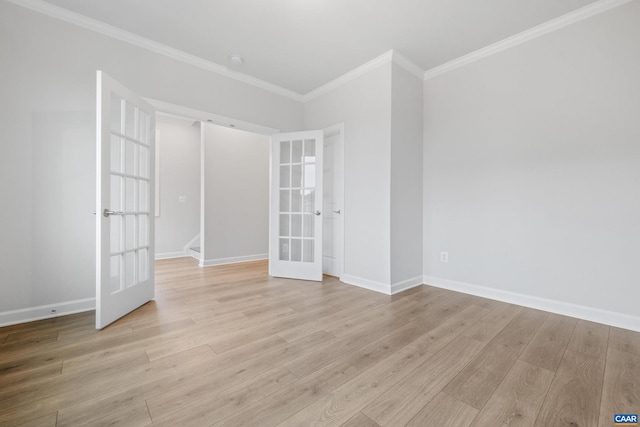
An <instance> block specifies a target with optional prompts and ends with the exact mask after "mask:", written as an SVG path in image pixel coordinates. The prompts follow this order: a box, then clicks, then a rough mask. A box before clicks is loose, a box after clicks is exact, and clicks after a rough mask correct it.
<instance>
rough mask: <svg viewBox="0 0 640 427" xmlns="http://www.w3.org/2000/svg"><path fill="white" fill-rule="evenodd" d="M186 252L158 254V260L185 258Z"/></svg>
mask: <svg viewBox="0 0 640 427" xmlns="http://www.w3.org/2000/svg"><path fill="white" fill-rule="evenodd" d="M184 257H185V254H184V252H166V253H163V254H156V261H157V260H160V259H172V258H184Z"/></svg>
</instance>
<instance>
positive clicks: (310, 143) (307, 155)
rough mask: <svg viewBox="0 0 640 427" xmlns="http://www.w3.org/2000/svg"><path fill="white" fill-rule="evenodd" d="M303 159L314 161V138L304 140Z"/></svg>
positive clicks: (308, 161)
mask: <svg viewBox="0 0 640 427" xmlns="http://www.w3.org/2000/svg"><path fill="white" fill-rule="evenodd" d="M304 161H305V162H307V163H315V161H316V140H315V139H305V140H304Z"/></svg>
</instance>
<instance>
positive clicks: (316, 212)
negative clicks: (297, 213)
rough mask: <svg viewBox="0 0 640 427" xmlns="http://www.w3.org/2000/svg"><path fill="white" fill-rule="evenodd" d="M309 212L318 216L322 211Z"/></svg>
mask: <svg viewBox="0 0 640 427" xmlns="http://www.w3.org/2000/svg"><path fill="white" fill-rule="evenodd" d="M311 213H312V214H314V215H315V216H319V215H320V214H321V213H322V212H320V211H313V212H311Z"/></svg>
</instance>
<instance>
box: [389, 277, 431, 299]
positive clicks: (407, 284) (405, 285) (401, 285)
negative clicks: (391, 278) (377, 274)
mask: <svg viewBox="0 0 640 427" xmlns="http://www.w3.org/2000/svg"><path fill="white" fill-rule="evenodd" d="M422 283H424V282H423V281H422V276H418V277H413V278H411V279H407V280H403V281H402V282H398V283H393V284H392V285H391V295H395V294H397V293H399V292H402V291H406V290H407V289H411V288H415V287H416V286H421V285H422Z"/></svg>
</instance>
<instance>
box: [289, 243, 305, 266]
mask: <svg viewBox="0 0 640 427" xmlns="http://www.w3.org/2000/svg"><path fill="white" fill-rule="evenodd" d="M291 261H297V262H300V261H302V239H291Z"/></svg>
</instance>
